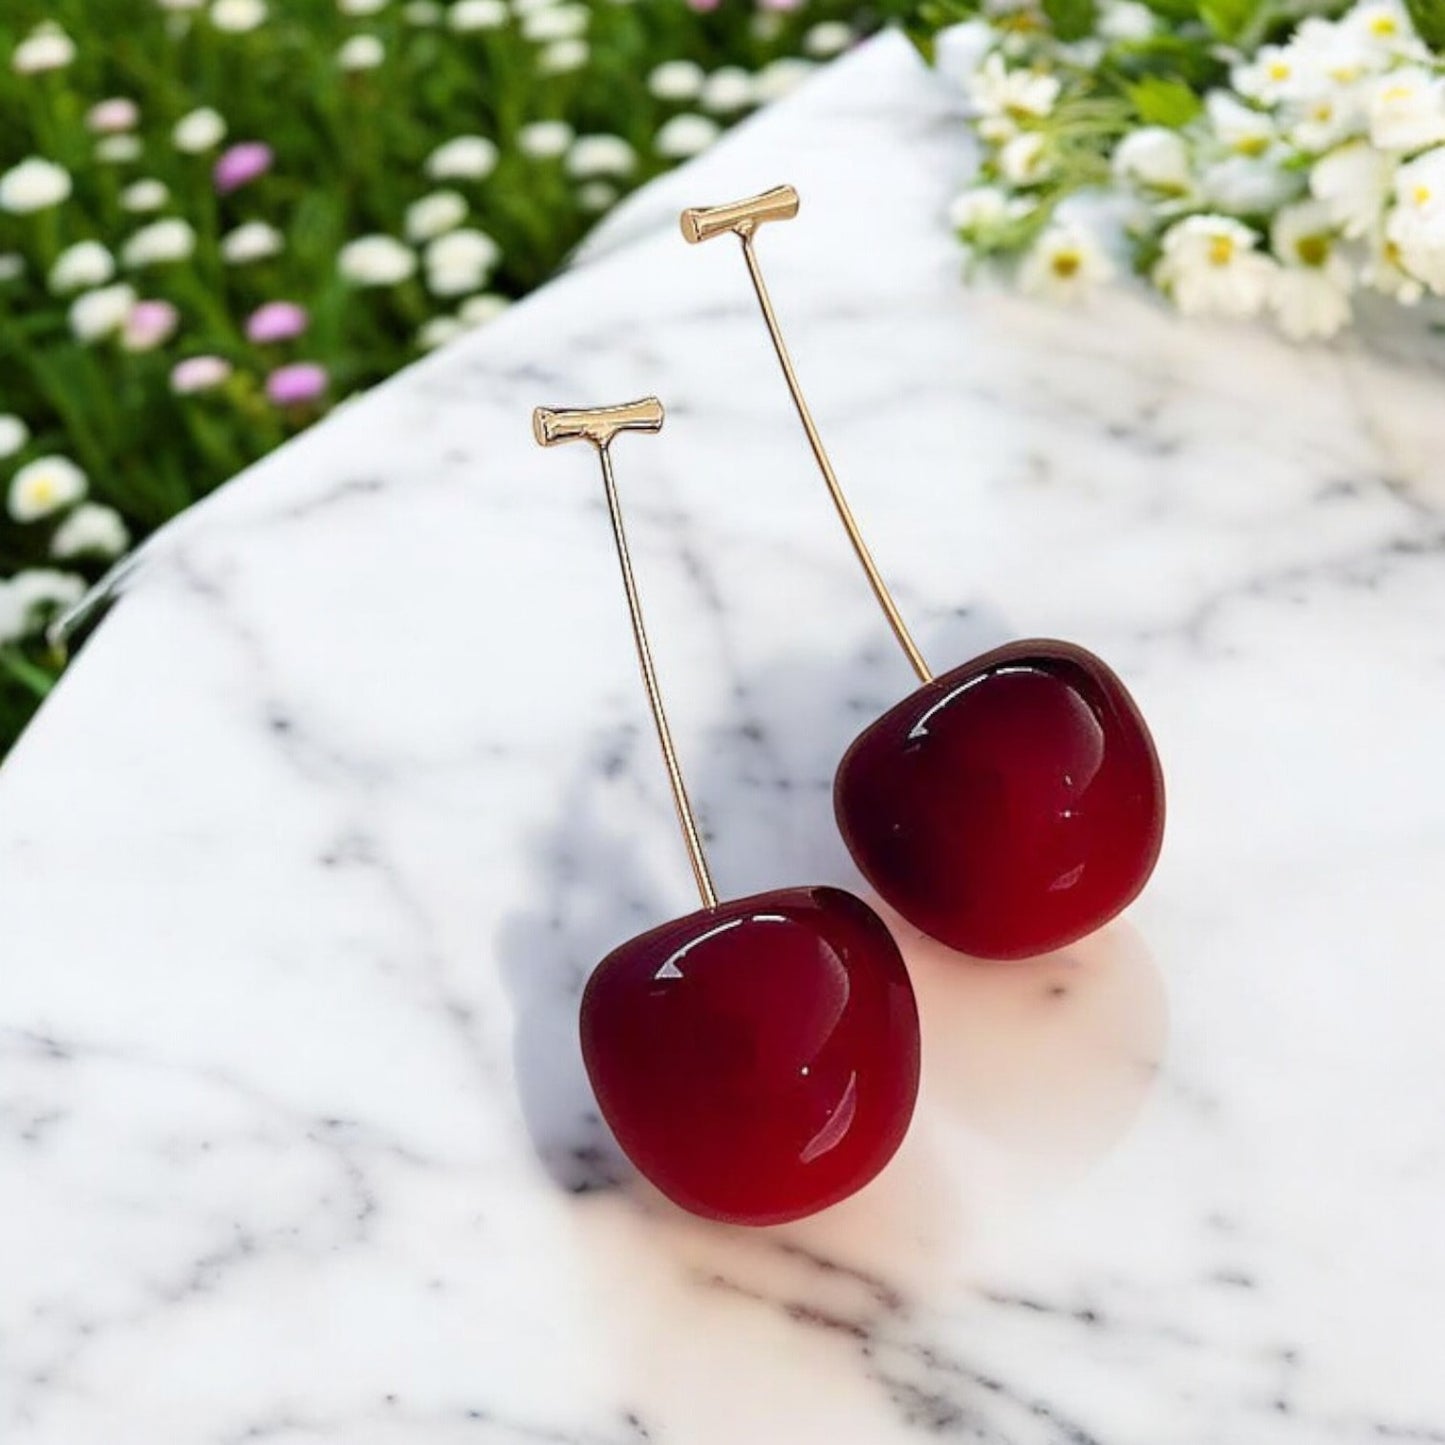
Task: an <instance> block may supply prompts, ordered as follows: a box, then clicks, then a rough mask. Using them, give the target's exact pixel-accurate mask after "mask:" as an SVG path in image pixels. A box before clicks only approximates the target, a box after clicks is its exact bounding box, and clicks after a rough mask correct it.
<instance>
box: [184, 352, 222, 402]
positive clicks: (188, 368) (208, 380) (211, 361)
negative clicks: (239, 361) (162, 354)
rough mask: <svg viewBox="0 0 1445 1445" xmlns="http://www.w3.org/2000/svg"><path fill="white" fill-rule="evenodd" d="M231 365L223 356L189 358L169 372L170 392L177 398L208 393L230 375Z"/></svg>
mask: <svg viewBox="0 0 1445 1445" xmlns="http://www.w3.org/2000/svg"><path fill="white" fill-rule="evenodd" d="M231 371H232V367H231V363H230V362H229V361H227V360H226V359H225V357H223V356H190V357H187V358H186V360H185V361H181V362H177V363H176V366H175V368H174V369H173V370H172V372H171V390H172V391H173V392H175V394H176V395H177V396H190V395H191V394H192V393H193V392H197V391H210V390H211V388H212V387H216V386H220V385H221V383H222V382H223V381H226V380H227V379H228V378H229V377H230V375H231Z"/></svg>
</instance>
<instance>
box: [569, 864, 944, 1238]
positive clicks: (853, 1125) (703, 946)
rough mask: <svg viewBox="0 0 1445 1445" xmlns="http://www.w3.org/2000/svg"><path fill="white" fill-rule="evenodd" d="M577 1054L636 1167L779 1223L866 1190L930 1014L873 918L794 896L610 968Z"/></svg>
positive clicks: (902, 1121) (842, 903)
mask: <svg viewBox="0 0 1445 1445" xmlns="http://www.w3.org/2000/svg"><path fill="white" fill-rule="evenodd" d="M582 1057H583V1059H584V1061H585V1062H586V1065H587V1073H588V1076H589V1077H590V1079H591V1080H592V1088H593V1090H594V1091H595V1093H596V1095H597V1102H598V1104H599V1105H600V1106H601V1108H602V1114H603V1117H604V1118H605V1119H606V1120H607V1123H608V1125H609V1126H610V1127H611V1129H612V1132H613V1133H614V1134H615V1135H616V1136H617V1141H618V1143H619V1144H621V1145H622V1148H623V1149H624V1150H625V1151H626V1153H627V1156H628V1157H629V1158H630V1159H631V1160H632V1162H633V1163H634V1164H635V1165H636V1166H637V1167H638V1169H640V1170H641V1171H642V1173H643V1174H645V1175H646V1176H647V1177H648V1178H649V1179H650V1180H651V1181H652V1182H653V1183H654V1184H655V1185H656V1186H657V1187H658V1188H659V1189H660V1190H661V1191H662V1192H663V1193H664V1194H666V1195H667V1196H668V1198H669V1199H671V1200H672V1201H673V1202H674V1203H676V1204H679V1205H681V1206H682V1207H683V1208H684V1209H687V1210H690V1211H691V1212H692V1213H693V1214H700V1215H702V1216H704V1217H705V1218H708V1219H719V1220H726V1221H729V1222H731V1223H734V1224H781V1223H783V1222H784V1221H785V1220H789V1219H798V1218H800V1217H801V1216H803V1215H805V1214H812V1213H814V1212H816V1211H817V1210H819V1209H823V1208H826V1207H827V1206H828V1205H830V1204H835V1203H837V1201H838V1200H840V1199H844V1198H846V1197H847V1196H848V1195H850V1194H852V1193H853V1192H854V1191H855V1190H858V1189H861V1188H862V1187H863V1185H865V1184H866V1183H867V1182H868V1181H869V1180H870V1179H872V1178H873V1176H874V1175H875V1174H877V1173H878V1171H879V1170H880V1169H882V1168H883V1166H884V1165H885V1164H887V1162H888V1161H889V1159H891V1158H892V1157H893V1154H894V1151H895V1150H896V1149H897V1148H898V1146H899V1144H900V1143H902V1141H903V1136H904V1134H905V1133H906V1132H907V1130H908V1122H909V1119H910V1118H911V1117H912V1115H913V1104H914V1100H915V1098H916V1097H917V1094H918V1064H919V1040H918V1009H917V1005H916V1004H915V1003H914V999H913V987H912V985H911V984H910V982H909V980H908V974H907V971H906V970H905V968H904V966H903V959H902V957H901V956H900V955H899V952H898V947H897V945H896V944H895V943H894V942H893V938H892V936H891V935H890V934H889V932H888V929H887V928H886V927H885V926H884V924H883V921H882V920H881V919H880V918H879V917H878V915H877V914H876V913H874V912H873V910H872V909H871V908H869V907H868V906H867V904H865V903H863V902H862V901H861V900H860V899H857V898H855V897H854V896H853V895H852V894H851V893H844V892H842V891H841V890H839V889H836V888H787V889H779V890H778V891H776V892H772V893H760V894H757V895H756V896H755V897H752V898H743V899H739V900H737V901H735V902H730V903H722V904H719V905H718V907H717V908H714V909H709V910H705V911H703V912H700V913H691V914H689V915H688V916H687V917H685V918H678V919H674V920H673V921H672V922H671V923H664V924H663V925H662V926H661V927H660V928H654V929H653V930H652V931H651V932H650V933H644V934H642V935H641V937H639V938H634V939H632V940H631V942H629V943H624V944H623V945H622V946H621V947H620V948H617V949H614V950H613V952H611V953H610V954H608V955H607V957H606V958H604V959H603V960H602V962H601V963H600V964H598V965H597V968H596V970H595V971H594V973H593V974H592V977H591V979H590V980H589V981H588V983H587V988H586V991H585V993H584V994H583V997H582Z"/></svg>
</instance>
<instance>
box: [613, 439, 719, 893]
mask: <svg viewBox="0 0 1445 1445" xmlns="http://www.w3.org/2000/svg"><path fill="white" fill-rule="evenodd" d="M597 455H598V457H599V458H600V460H601V462H602V481H603V484H604V486H605V488H606V491H607V514H608V516H609V517H611V519H612V536H613V538H614V540H615V541H616V543H617V560H618V561H619V562H620V563H621V564H622V585H623V587H624V589H625V590H626V592H627V610H628V611H629V612H630V613H631V614H632V640H633V641H634V642H635V643H636V644H637V661H638V662H639V663H640V664H641V667H642V685H643V687H644V688H646V690H647V704H648V706H649V707H650V708H651V709H652V721H653V722H654V723H655V724H656V726H657V741H658V743H659V744H660V745H661V747H662V760H663V762H664V763H665V764H666V765H667V780H668V782H669V783H670V784H671V785H672V801H673V803H674V804H675V805H676V807H677V821H678V822H679V823H680V824H681V825H682V836H683V839H684V841H685V842H686V843H687V855H688V858H689V860H690V861H691V863H692V876H693V877H694V878H695V879H696V880H697V891H698V893H699V895H700V896H701V898H702V902H703V907H704V908H716V907H717V890H716V889H715V888H714V887H713V884H712V874H711V873H710V872H709V871H708V866H707V857H706V855H705V854H704V853H703V848H702V835H701V834H700V833H699V832H698V826H697V818H696V817H695V816H694V814H693V811H692V804H691V803H690V802H689V801H688V796H687V785H686V784H685V783H684V782H683V780H682V769H681V767H679V765H678V761H677V749H676V748H675V747H673V745H672V729H671V728H669V727H668V725H667V713H666V712H665V711H664V709H663V706H662V690H661V689H660V688H659V687H658V685H657V669H656V668H655V667H654V666H653V664H652V648H651V647H649V646H648V642H647V627H646V624H645V623H644V622H643V619H642V601H641V599H640V598H639V597H638V595H637V579H636V578H635V577H634V576H633V575H632V556H631V553H630V552H629V551H628V550H627V531H626V529H625V528H624V527H623V525H622V504H621V503H620V502H619V501H618V498H617V483H616V481H615V479H614V478H613V475H612V448H611V438H610V437H609V438H607V440H605V441H603V442H601V443H599V444H598V446H597Z"/></svg>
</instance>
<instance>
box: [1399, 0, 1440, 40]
mask: <svg viewBox="0 0 1445 1445" xmlns="http://www.w3.org/2000/svg"><path fill="white" fill-rule="evenodd" d="M1405 8H1406V9H1407V10H1408V11H1409V12H1410V19H1411V20H1412V21H1414V23H1415V29H1416V30H1417V31H1418V32H1419V34H1420V39H1421V40H1423V41H1424V42H1425V44H1426V45H1428V46H1429V47H1430V49H1431V50H1437V51H1438V50H1445V0H1405Z"/></svg>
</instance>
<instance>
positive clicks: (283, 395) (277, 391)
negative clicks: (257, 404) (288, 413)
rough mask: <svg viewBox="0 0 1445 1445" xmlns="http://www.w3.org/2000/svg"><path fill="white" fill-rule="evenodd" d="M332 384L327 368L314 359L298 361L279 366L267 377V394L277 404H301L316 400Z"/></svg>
mask: <svg viewBox="0 0 1445 1445" xmlns="http://www.w3.org/2000/svg"><path fill="white" fill-rule="evenodd" d="M330 384H331V378H330V377H329V376H328V375H327V374H326V368H325V367H324V366H319V365H318V364H317V363H316V362H314V361H297V362H293V363H292V364H291V365H290V366H278V367H277V368H276V370H275V371H273V372H272V373H271V375H270V376H268V377H267V378H266V395H267V396H269V397H270V398H271V400H272V401H273V402H275V404H276V405H277V406H300V405H301V404H302V403H304V402H308V401H315V400H317V398H318V397H320V396H321V395H322V394H323V393H324V392H325V390H326V388H327V387H328V386H329V385H330Z"/></svg>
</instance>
